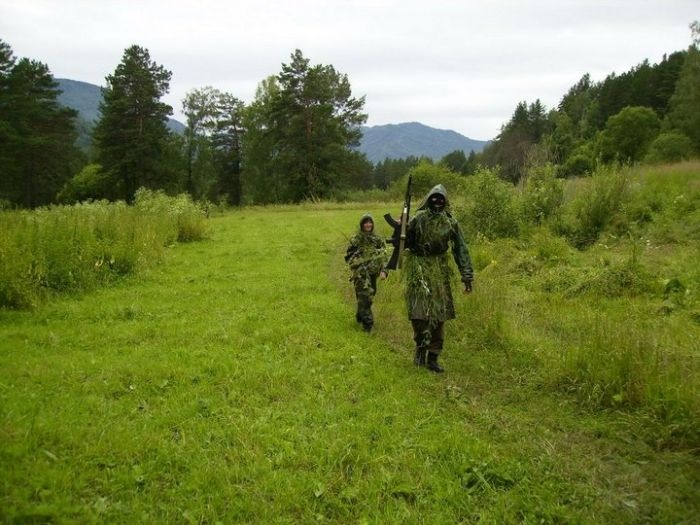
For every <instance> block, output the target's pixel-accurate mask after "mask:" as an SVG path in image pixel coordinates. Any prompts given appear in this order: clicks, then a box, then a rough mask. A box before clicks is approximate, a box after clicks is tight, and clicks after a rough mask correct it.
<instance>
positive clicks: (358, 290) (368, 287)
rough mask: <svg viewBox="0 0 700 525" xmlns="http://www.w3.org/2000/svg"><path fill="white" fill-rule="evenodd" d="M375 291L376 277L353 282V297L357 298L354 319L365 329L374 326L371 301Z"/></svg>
mask: <svg viewBox="0 0 700 525" xmlns="http://www.w3.org/2000/svg"><path fill="white" fill-rule="evenodd" d="M376 291H377V276H376V275H375V276H371V277H370V278H369V279H367V280H365V279H357V280H355V297H356V298H357V313H356V314H355V319H356V320H357V322H358V323H362V326H364V327H365V328H371V327H372V325H373V324H374V317H373V316H372V300H373V299H374V294H375V293H376Z"/></svg>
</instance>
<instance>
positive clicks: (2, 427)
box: [0, 163, 700, 524]
mask: <svg viewBox="0 0 700 525" xmlns="http://www.w3.org/2000/svg"><path fill="white" fill-rule="evenodd" d="M630 177H631V178H630V179H629V181H628V183H627V184H626V185H625V188H624V191H623V190H622V189H620V188H617V189H616V188H615V187H611V186H610V184H608V185H607V186H605V188H603V189H601V188H600V187H597V186H596V185H597V184H602V183H601V182H600V181H601V179H600V178H598V179H596V178H594V179H587V180H581V181H569V182H568V183H567V185H566V187H565V188H564V190H565V191H564V194H563V199H564V203H563V204H562V213H561V214H559V215H557V216H551V217H548V218H547V219H546V220H545V221H530V222H528V223H527V224H524V223H523V221H522V220H521V219H518V220H519V221H520V222H519V224H520V225H519V226H518V231H517V234H511V235H508V236H488V235H474V234H473V229H474V228H476V226H475V225H477V224H479V222H478V220H479V215H478V214H477V213H476V212H475V210H474V209H473V208H470V201H471V200H474V199H475V197H474V196H473V195H474V194H469V193H466V192H463V193H462V192H456V194H457V197H456V198H455V208H456V214H457V216H458V217H459V218H460V220H461V222H462V224H463V226H464V228H465V230H466V231H467V236H468V237H469V241H470V250H471V254H472V259H473V262H474V266H475V273H476V280H475V287H474V292H473V293H472V294H471V295H459V296H457V297H456V299H457V316H458V318H457V319H456V320H454V321H451V322H449V323H448V324H447V328H446V346H445V351H444V353H443V355H442V358H441V362H442V364H443V365H444V366H445V368H446V373H445V374H442V375H436V374H432V373H430V372H428V371H427V370H425V369H424V368H417V367H415V366H414V365H413V364H412V357H413V346H412V340H411V328H410V323H409V321H408V320H407V318H406V315H405V307H404V304H403V284H402V282H401V277H400V274H398V273H395V272H392V274H391V275H390V277H389V279H388V280H386V281H383V282H381V285H380V289H379V292H378V294H377V297H376V300H375V306H374V313H375V322H376V325H375V330H374V331H373V332H372V333H371V334H366V333H364V332H363V331H362V330H361V329H360V327H359V326H358V325H357V323H356V322H355V319H354V308H355V304H354V294H353V290H352V286H351V284H350V283H349V282H348V277H349V274H348V272H347V269H346V268H345V265H344V262H343V258H342V257H343V254H344V251H345V247H346V244H347V240H348V238H349V236H350V235H351V234H352V233H353V232H354V231H355V229H356V228H357V223H358V220H359V217H360V216H361V215H362V214H363V213H364V212H371V213H372V214H373V215H374V216H375V221H376V224H377V229H378V230H379V231H381V232H382V233H384V234H386V235H387V236H388V235H389V230H388V226H387V225H385V224H384V223H383V221H381V222H380V218H381V215H383V214H384V213H385V212H392V213H393V214H395V215H396V214H397V213H398V211H399V205H400V203H398V202H389V203H363V204H349V203H345V204H334V203H316V204H307V205H299V206H275V207H250V208H241V209H239V210H234V211H217V210H212V212H211V213H210V216H209V217H208V218H206V219H205V220H204V222H205V227H206V231H205V232H203V231H200V230H199V229H198V228H199V226H197V225H195V226H191V225H190V226H188V228H189V230H192V229H194V230H196V231H197V235H183V233H182V232H183V226H182V225H183V223H182V221H181V219H178V220H179V221H180V222H179V223H178V224H179V227H177V228H175V229H172V230H168V229H167V228H162V230H163V232H162V233H158V231H159V229H158V228H154V229H153V238H156V237H157V238H158V239H159V241H158V244H159V246H160V247H159V249H158V250H155V251H149V250H145V249H141V248H139V250H140V251H139V252H138V254H139V255H138V257H136V256H133V257H126V260H127V261H130V263H129V265H128V269H133V270H134V271H133V272H132V271H122V269H121V268H122V267H121V266H120V265H119V260H120V259H119V258H118V257H117V255H115V253H118V252H109V250H108V246H109V243H107V241H105V239H112V240H115V239H116V240H117V241H118V243H120V244H119V245H120V246H126V244H128V243H131V244H129V246H138V247H143V246H145V243H146V242H147V241H146V240H144V239H143V238H142V237H139V236H136V235H135V234H130V235H126V236H124V235H121V234H118V232H119V228H116V230H110V231H111V232H112V233H110V234H109V235H108V234H106V233H104V232H103V233H102V234H101V236H100V237H99V239H98V240H96V241H92V240H90V241H89V242H88V240H86V239H87V238H85V239H83V242H82V243H78V242H77V241H76V239H78V238H81V237H79V236H78V237H76V236H75V235H74V236H73V237H71V236H70V235H69V236H68V237H66V239H68V240H66V239H62V241H61V242H62V246H64V247H65V250H66V251H67V252H69V253H71V254H73V255H74V257H75V258H76V260H77V259H80V260H81V261H82V260H83V259H87V266H83V268H90V272H91V273H90V277H89V278H88V277H86V278H85V279H83V280H82V281H80V282H81V283H82V284H80V285H79V286H77V287H75V290H71V291H65V290H64V288H67V287H68V284H70V283H71V282H73V281H71V279H73V280H75V279H77V277H76V275H78V273H79V272H78V271H77V270H70V271H66V273H65V274H64V275H67V276H70V278H68V277H61V278H60V279H59V278H54V280H55V281H56V282H57V283H58V285H57V286H53V287H52V288H51V290H50V291H48V292H47V291H46V289H47V287H48V284H50V283H51V282H53V281H51V279H50V277H49V276H50V275H53V274H51V272H50V271H49V266H51V265H50V258H48V256H47V257H45V258H44V259H42V261H44V263H42V264H44V266H41V265H39V264H38V263H36V262H29V263H27V264H28V265H29V266H27V268H33V270H32V271H33V272H34V273H33V274H31V275H29V273H28V270H22V271H18V272H17V277H13V279H15V281H16V282H20V284H21V283H25V284H26V283H28V282H29V281H30V280H31V279H32V278H33V277H32V275H35V274H37V275H39V274H40V279H38V280H37V281H36V282H37V283H39V287H38V288H37V290H39V291H33V292H31V293H28V294H25V295H22V294H21V293H20V292H21V291H18V289H15V288H12V287H11V286H9V285H8V284H7V283H6V284H5V285H4V288H0V290H2V289H4V290H5V296H4V297H5V301H6V303H7V305H8V306H6V307H4V308H3V309H1V310H0V487H1V493H0V521H2V522H5V523H202V524H203V523H207V524H215V523H316V522H318V523H402V524H409V523H476V522H479V523H494V524H496V523H618V524H619V523H621V524H626V523H629V524H633V523H669V524H679V523H688V524H690V523H695V522H696V520H697V517H698V516H699V515H700V396H699V392H698V390H699V388H698V385H700V369H699V367H698V359H699V357H700V353H699V352H700V346H699V343H698V341H700V297H699V295H698V285H699V284H700V269H699V268H698V260H700V258H699V257H700V215H699V213H700V168H699V167H698V165H697V163H695V164H692V163H691V164H685V165H681V166H680V167H675V168H663V169H662V168H659V169H658V170H651V171H650V170H646V171H645V170H639V171H635V172H634V173H632V174H631V175H630ZM484 180H486V179H484ZM523 191H526V189H525V190H523ZM538 191H540V192H541V191H544V190H542V188H540V189H539V190H538ZM623 193H624V194H625V195H626V197H625V199H624V201H622V202H617V201H615V202H616V204H615V205H614V206H613V207H614V210H615V213H614V214H612V215H611V216H609V217H607V219H606V220H604V221H603V223H600V220H598V222H596V220H597V219H596V217H598V219H599V218H600V216H602V215H604V210H603V211H601V210H602V209H603V208H605V206H606V203H608V204H609V202H608V201H610V199H612V200H615V198H617V197H619V198H622V194H623ZM533 195H534V194H529V197H530V200H529V201H528V200H527V199H524V200H523V201H522V202H523V203H524V202H533V201H532V198H533ZM460 196H461V197H460ZM605 199H608V200H607V201H606V200H605ZM598 201H604V202H602V203H601V202H598ZM152 202H156V203H158V202H160V203H161V204H160V205H159V206H160V207H158V206H156V207H155V215H152V216H150V217H151V218H152V219H153V217H162V216H163V215H164V214H165V213H166V212H165V211H164V208H163V204H162V201H159V200H158V198H156V199H155V200H154V201H152ZM518 202H520V201H518ZM180 205H181V206H180V208H178V209H179V210H182V209H185V208H187V209H190V208H188V206H190V207H191V204H190V205H183V204H182V203H180ZM96 206H97V208H99V209H100V210H102V208H100V206H99V205H96ZM105 206H107V205H105ZM519 206H520V207H521V208H522V209H524V207H525V206H524V204H522V203H521V204H519ZM151 208H152V207H151ZM151 208H149V206H146V205H145V204H144V205H142V206H141V212H140V214H136V215H135V216H132V215H129V216H130V217H131V219H130V220H133V221H136V222H135V223H134V224H135V227H134V230H133V231H135V232H137V231H140V232H141V233H142V234H143V232H144V231H145V230H144V229H145V228H146V226H145V224H155V219H153V220H151V221H146V223H141V222H138V217H142V216H144V214H148V213H151V212H152V211H153V210H151V211H149V209H151ZM107 209H110V210H111V208H109V207H107ZM519 209H520V208H519ZM55 212H56V213H57V214H63V215H62V216H64V219H61V220H67V221H68V224H77V223H78V222H81V221H82V219H72V218H71V217H73V215H72V214H73V213H77V212H75V211H74V209H73V208H71V209H70V211H66V209H59V210H55ZM15 213H16V212H6V215H3V216H2V217H1V218H0V219H2V220H3V222H4V224H5V226H8V225H15V226H13V227H16V228H20V227H19V226H17V224H19V223H20V222H21V220H20V219H19V218H18V216H17V215H15ZM45 213H49V211H47V212H45ZM178 213H179V212H178ZM100 214H102V215H105V214H106V212H103V211H100ZM504 214H505V212H503V213H501V214H500V215H499V217H500V219H503V217H505V215H504ZM107 215H108V214H107ZM182 215H183V214H180V215H177V216H178V217H182ZM184 215H187V213H185V214H184ZM105 216H106V215H105ZM65 217H68V218H67V219H65ZM25 219H26V217H25ZM492 219H493V218H492ZM22 220H24V219H22ZM27 220H29V219H27ZM47 220H48V219H47ZM71 220H74V221H76V222H70V221H71ZM13 221H14V222H13ZM31 221H34V222H31ZM57 221H58V220H57ZM49 222H51V221H49ZM83 222H84V221H83ZM55 223H57V222H56V221H55V222H53V223H52V224H55ZM30 224H31V228H30V229H29V230H26V231H27V232H30V233H31V232H32V231H34V232H36V231H38V229H39V227H40V226H38V224H39V221H38V219H37V220H35V219H34V218H32V219H31V220H30ZM8 227H9V226H8ZM72 227H73V228H74V231H77V230H78V227H77V226H75V225H74V226H72ZM178 228H179V229H178ZM595 228H597V230H596V233H599V234H600V235H599V236H597V237H595V240H594V241H590V239H592V237H591V234H590V232H591V231H592V229H595ZM189 230H188V229H187V228H185V231H189ZM598 230H599V231H598ZM8 231H9V230H7V229H6V231H5V234H0V240H1V239H5V241H4V242H5V244H0V247H3V249H4V250H5V252H4V253H5V258H4V259H1V261H3V264H4V265H5V266H4V267H2V268H0V270H3V268H4V270H3V271H7V272H9V270H8V268H9V267H10V265H11V262H12V261H13V260H18V261H22V260H25V259H26V260H27V261H29V260H30V259H31V257H32V256H31V254H29V252H27V251H26V250H23V249H22V248H21V247H22V246H25V245H27V244H28V243H29V244H31V243H30V240H31V239H34V240H32V241H31V242H39V241H36V237H31V235H30V233H26V232H25V233H23V234H22V235H19V234H17V235H18V237H16V239H17V238H21V239H23V240H22V242H21V243H20V242H18V241H16V240H15V241H11V239H10V237H11V236H10V234H8V233H7V232H8ZM101 231H102V230H101ZM104 231H107V230H104ZM148 231H151V230H148ZM178 232H179V233H178ZM122 233H123V232H122ZM2 235H4V237H2ZM76 235H77V234H76ZM143 235H145V234H143ZM50 237H51V238H53V239H56V238H57V237H60V235H58V233H56V232H54V233H52V234H51V236H50ZM190 238H196V239H199V240H194V241H192V242H182V241H187V240H189V239H190ZM8 239H10V240H8ZM27 239H29V240H27ZM178 239H179V241H180V242H178ZM41 242H48V241H46V240H44V241H41ZM115 242H116V241H115ZM71 243H72V244H71ZM105 243H106V244H105ZM125 243H126V244H125ZM88 244H90V245H91V246H92V245H94V250H95V251H94V252H91V255H90V256H87V255H85V252H84V251H82V248H81V249H77V248H76V249H74V250H72V251H71V250H69V249H68V246H72V245H75V246H86V245H88ZM8 247H13V248H11V249H10V248H8ZM33 249H38V248H36V246H34V248H33ZM12 250H14V251H12ZM124 250H126V248H125V249H124ZM58 252H60V250H58V249H56V248H53V249H52V250H49V251H48V253H50V254H53V255H52V257H54V258H56V259H57V260H58V258H59V256H58V255H57V253H58ZM8 253H9V254H11V257H10V256H8V255H7V254H8ZM95 254H97V255H95ZM23 258H25V259H23ZM47 261H49V262H47ZM100 261H102V262H100ZM110 265H111V266H112V267H113V268H112V270H113V271H110V273H109V274H108V275H107V276H106V277H99V278H98V277H95V272H97V274H99V275H101V273H100V272H102V269H103V268H105V267H106V266H110ZM42 268H43V269H42ZM40 270H41V271H40ZM84 271H85V272H87V270H84ZM88 273H89V272H88ZM7 275H9V273H8V274H7ZM455 278H456V277H455ZM8 279H9V278H8ZM22 279H24V281H23V280H22ZM8 282H9V281H8ZM13 282H14V281H13ZM66 283H68V284H66ZM17 286H20V285H17ZM26 286H29V284H26ZM454 289H455V290H459V289H460V288H459V286H458V283H455V287H454Z"/></svg>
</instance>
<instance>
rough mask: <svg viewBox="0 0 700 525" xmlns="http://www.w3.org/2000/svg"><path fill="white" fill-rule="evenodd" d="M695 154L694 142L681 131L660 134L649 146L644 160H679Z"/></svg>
mask: <svg viewBox="0 0 700 525" xmlns="http://www.w3.org/2000/svg"><path fill="white" fill-rule="evenodd" d="M692 156H693V142H692V141H691V140H690V138H688V136H686V135H684V134H683V133H681V132H680V131H670V132H666V133H662V134H660V135H659V136H658V137H656V139H654V141H653V142H652V143H651V145H650V146H649V152H648V153H647V155H646V157H645V158H644V160H645V161H646V162H649V163H657V164H658V163H664V162H679V161H682V160H688V159H690V158H691V157H692Z"/></svg>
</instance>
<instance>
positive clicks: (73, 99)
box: [56, 78, 488, 164]
mask: <svg viewBox="0 0 700 525" xmlns="http://www.w3.org/2000/svg"><path fill="white" fill-rule="evenodd" d="M56 81H57V82H58V88H59V89H60V90H61V91H62V93H61V94H60V95H59V96H58V102H59V104H61V105H63V106H66V107H69V108H73V109H75V110H77V111H78V118H79V120H80V122H79V123H78V129H79V130H81V131H80V134H81V137H80V138H79V140H78V142H79V144H80V145H82V146H86V145H88V144H89V143H90V137H89V134H90V131H91V129H92V126H93V125H94V124H95V122H97V120H98V119H99V118H100V111H99V106H100V102H101V101H102V88H101V87H100V86H96V85H94V84H89V83H87V82H80V81H78V80H69V79H67V78H57V79H56ZM168 128H170V130H171V131H173V132H175V133H182V132H183V131H184V129H185V126H184V124H182V123H181V122H179V121H177V120H175V119H169V121H168ZM362 133H363V136H362V140H361V141H360V146H359V147H358V150H359V151H361V152H362V153H364V154H365V155H367V158H368V159H369V160H370V161H371V162H373V163H375V164H376V163H378V162H381V161H383V160H384V159H387V158H390V159H404V158H406V157H429V158H431V159H434V160H440V159H441V158H442V157H444V156H445V155H447V154H448V153H452V152H453V151H456V150H462V151H464V153H465V154H467V155H469V152H470V151H472V150H473V151H475V152H476V153H479V152H480V151H481V150H482V149H484V146H485V145H486V144H488V142H487V141H484V140H473V139H470V138H467V137H465V136H464V135H460V134H459V133H457V132H456V131H450V130H445V129H435V128H431V127H429V126H426V125H424V124H420V123H419V122H406V123H403V124H386V125H383V126H369V127H366V126H365V127H363V128H362Z"/></svg>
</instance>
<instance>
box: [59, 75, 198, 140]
mask: <svg viewBox="0 0 700 525" xmlns="http://www.w3.org/2000/svg"><path fill="white" fill-rule="evenodd" d="M56 82H58V89H60V90H61V91H62V93H61V94H60V95H58V103H59V104H61V105H62V106H66V107H69V108H73V109H75V110H76V111H77V112H78V118H79V119H80V120H82V121H84V123H85V124H86V125H87V126H86V127H87V128H88V129H89V128H91V127H92V126H93V125H94V124H95V122H97V120H98V119H99V118H100V109H99V107H100V102H102V88H101V87H100V86H96V85H95V84H88V83H87V82H80V81H78V80H69V79H67V78H57V79H56ZM80 127H81V128H82V127H83V126H80ZM168 128H169V129H170V131H173V132H175V133H182V132H183V131H184V129H185V126H184V124H182V122H179V121H177V120H175V119H172V118H171V119H169V120H168Z"/></svg>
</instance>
